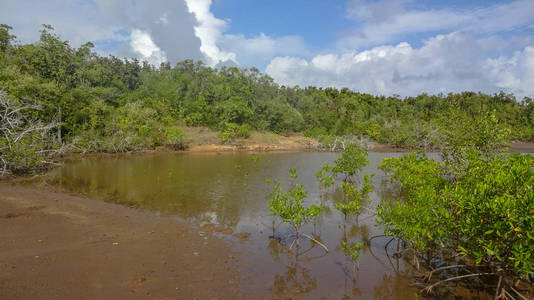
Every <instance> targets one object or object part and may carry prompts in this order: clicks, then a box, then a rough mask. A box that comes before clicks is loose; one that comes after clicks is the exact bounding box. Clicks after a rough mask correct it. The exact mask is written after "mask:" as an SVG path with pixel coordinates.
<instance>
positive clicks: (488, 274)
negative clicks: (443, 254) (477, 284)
mask: <svg viewBox="0 0 534 300" xmlns="http://www.w3.org/2000/svg"><path fill="white" fill-rule="evenodd" d="M493 275H497V273H476V274H468V275H461V276H455V277H451V278H447V279H443V280H440V281H438V282H436V283H434V284H431V285H429V286H427V287H426V288H424V289H423V292H424V293H427V294H431V293H432V290H433V289H434V288H435V287H436V286H438V285H440V284H442V283H445V282H448V281H453V280H459V279H464V278H470V277H480V276H493Z"/></svg>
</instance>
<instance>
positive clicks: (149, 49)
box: [130, 29, 167, 65]
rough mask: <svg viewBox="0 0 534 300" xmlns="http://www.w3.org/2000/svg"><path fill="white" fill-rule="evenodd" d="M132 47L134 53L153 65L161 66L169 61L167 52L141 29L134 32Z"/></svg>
mask: <svg viewBox="0 0 534 300" xmlns="http://www.w3.org/2000/svg"><path fill="white" fill-rule="evenodd" d="M130 46H131V47H132V49H133V51H135V52H136V53H138V54H140V55H141V56H142V57H143V58H144V59H146V60H147V61H148V62H149V63H151V64H153V65H159V64H161V63H162V62H166V61H167V56H166V54H165V52H163V51H161V49H160V48H159V47H158V46H157V45H156V44H155V43H154V41H152V38H151V37H150V34H148V33H147V32H144V31H142V30H139V29H134V30H132V35H131V41H130Z"/></svg>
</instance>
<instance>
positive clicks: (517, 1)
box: [0, 0, 534, 100]
mask: <svg viewBox="0 0 534 300" xmlns="http://www.w3.org/2000/svg"><path fill="white" fill-rule="evenodd" d="M0 23H6V24H8V25H10V26H12V27H13V28H14V29H13V34H15V35H16V36H17V40H18V41H19V42H21V43H31V42H36V41H37V40H38V38H39V30H40V28H41V24H50V25H52V26H53V27H54V28H55V29H56V32H57V33H58V34H59V35H60V36H61V38H62V39H64V40H68V41H69V42H70V43H71V45H73V46H75V47H78V46H80V45H81V44H83V43H85V42H87V41H92V42H93V43H94V44H95V45H96V47H95V51H97V52H98V53H100V54H102V55H108V54H112V55H115V56H119V57H136V58H139V59H142V60H147V61H149V62H150V63H152V64H154V65H159V64H160V63H161V62H164V61H170V62H171V63H172V64H174V63H176V62H178V61H181V60H184V59H194V60H202V61H203V62H204V63H206V64H207V65H209V66H212V67H220V66H222V65H227V66H239V67H244V68H248V67H257V68H258V69H260V70H261V71H263V72H266V73H267V74H268V75H269V76H271V77H273V78H274V80H275V81H276V82H277V83H279V84H280V85H286V86H295V85H298V86H301V87H305V86H309V85H313V86H319V87H336V88H343V87H348V88H350V89H352V90H355V91H359V92H366V93H371V94H374V95H386V96H389V95H400V96H413V95H417V94H420V93H429V94H437V93H449V92H461V91H475V92H484V93H496V92H499V91H504V92H507V93H514V94H515V95H516V97H517V98H518V100H519V99H521V98H522V97H524V96H529V97H534V0H511V1H501V0H494V1H490V0H486V1H481V0H473V1H468V0H463V1H460V0H451V1H445V0H441V1H438V0H426V1H415V0H378V1H371V0H328V1H325V0H264V1H260V0H150V1H147V0H70V1H68V0H47V1H42V0H0Z"/></svg>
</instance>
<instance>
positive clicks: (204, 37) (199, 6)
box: [185, 0, 237, 66]
mask: <svg viewBox="0 0 534 300" xmlns="http://www.w3.org/2000/svg"><path fill="white" fill-rule="evenodd" d="M185 2H186V3H187V7H188V8H189V12H191V13H193V14H194V15H195V17H196V19H197V22H198V25H197V26H195V34H196V36H197V37H198V38H199V39H200V42H201V44H200V51H201V52H202V53H203V54H204V56H205V58H206V60H207V63H208V65H210V66H215V65H217V64H218V63H220V62H224V61H228V60H230V61H233V62H235V63H237V60H236V54H235V53H233V52H226V51H222V50H221V49H219V47H218V46H217V42H218V41H219V40H220V39H221V36H222V33H223V31H224V30H225V28H226V26H227V24H226V22H225V21H224V20H221V19H217V18H216V17H215V16H214V15H213V14H212V13H211V11H210V7H211V0H185Z"/></svg>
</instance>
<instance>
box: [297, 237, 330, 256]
mask: <svg viewBox="0 0 534 300" xmlns="http://www.w3.org/2000/svg"><path fill="white" fill-rule="evenodd" d="M302 235H303V236H305V237H307V238H309V239H310V240H312V241H314V242H315V243H316V244H317V245H319V246H321V247H323V248H324V250H325V251H326V252H328V248H327V247H326V246H325V245H324V244H323V243H321V242H319V241H318V240H316V239H314V238H313V237H312V236H310V235H307V234H305V233H303V234H302Z"/></svg>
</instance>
